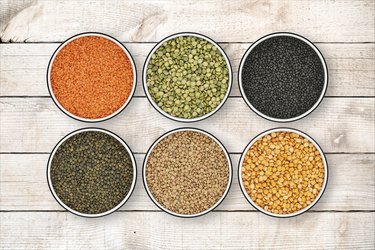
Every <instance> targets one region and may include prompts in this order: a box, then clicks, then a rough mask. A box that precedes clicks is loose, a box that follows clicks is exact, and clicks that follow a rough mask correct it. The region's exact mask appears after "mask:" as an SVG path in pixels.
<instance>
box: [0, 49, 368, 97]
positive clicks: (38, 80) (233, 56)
mask: <svg viewBox="0 0 375 250" xmlns="http://www.w3.org/2000/svg"><path fill="white" fill-rule="evenodd" d="M59 45H60V43H54V44H50V43H47V44H0V53H1V58H0V63H1V68H0V75H1V88H0V96H47V95H49V93H48V90H47V87H46V71H47V65H48V62H49V60H50V57H51V55H52V54H53V52H54V51H55V49H56V48H57V47H58V46H59ZM125 45H126V47H127V48H128V49H129V50H130V52H131V53H132V55H133V58H134V60H135V62H136V65H137V73H138V85H137V89H136V92H135V96H144V92H143V87H142V79H141V77H142V69H143V65H144V61H145V59H146V57H147V55H148V53H149V52H150V51H151V49H152V47H153V46H154V45H155V44H144V43H143V44H142V43H135V44H134V43H126V44H125ZM250 45H251V44H250V43H246V44H240V43H230V44H221V46H222V47H223V49H224V50H225V51H226V53H227V55H228V57H229V58H230V61H231V64H232V69H233V73H234V74H233V76H234V79H233V87H232V92H231V96H240V92H239V90H238V81H237V76H238V67H239V63H240V60H241V58H242V56H243V55H244V53H245V51H246V50H247V48H249V46H250ZM317 46H318V48H319V49H320V50H321V52H322V53H323V55H324V56H325V58H326V61H327V65H328V70H329V84H328V90H327V93H326V95H327V96H375V92H374V91H375V85H374V81H375V45H374V44H317Z"/></svg>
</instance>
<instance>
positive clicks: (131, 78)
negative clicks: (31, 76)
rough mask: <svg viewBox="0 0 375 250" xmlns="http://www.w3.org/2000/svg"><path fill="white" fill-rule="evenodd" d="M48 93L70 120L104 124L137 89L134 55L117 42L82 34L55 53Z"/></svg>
mask: <svg viewBox="0 0 375 250" xmlns="http://www.w3.org/2000/svg"><path fill="white" fill-rule="evenodd" d="M47 83H48V90H49V92H50V94H51V97H52V99H53V101H54V102H55V104H56V105H57V106H58V107H59V108H60V110H62V111H63V112H64V113H65V114H67V115H68V116H70V117H72V118H74V119H77V120H80V121H84V122H100V121H104V120H107V119H110V118H112V117H114V116H115V115H117V114H119V113H120V112H121V111H122V110H123V109H124V108H125V107H126V106H127V105H128V103H129V102H130V100H131V98H132V96H133V94H134V91H135V87H136V67H135V63H134V61H133V58H132V57H131V55H130V52H129V51H128V50H127V49H126V47H125V46H124V45H123V44H122V43H120V42H119V41H117V40H116V39H115V38H113V37H111V36H108V35H105V34H102V33H94V32H90V33H82V34H79V35H76V36H73V37H71V38H69V39H67V40H66V41H65V42H64V43H62V44H61V45H60V46H59V47H58V48H57V49H56V51H55V52H54V54H53V55H52V57H51V60H50V63H49V65H48V69H47Z"/></svg>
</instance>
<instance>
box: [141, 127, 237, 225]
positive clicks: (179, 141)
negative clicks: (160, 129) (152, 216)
mask: <svg viewBox="0 0 375 250" xmlns="http://www.w3.org/2000/svg"><path fill="white" fill-rule="evenodd" d="M231 180H232V165H231V161H230V158H229V155H228V153H227V151H226V149H225V148H224V146H223V145H222V144H221V143H220V142H219V140H217V139H216V138H215V137H214V136H213V135H211V134H209V133H207V132H205V131H203V130H199V129H193V128H182V129H177V130H172V131H170V132H167V133H166V134H164V135H163V136H161V137H160V138H159V139H158V140H157V141H156V142H154V144H153V145H152V146H151V148H150V149H149V150H148V152H147V155H146V157H145V160H144V164H143V181H144V184H145V188H146V191H147V193H148V195H149V196H150V198H151V199H152V201H153V202H154V203H155V204H156V205H157V206H158V207H159V208H161V209H162V210H164V211H165V212H167V213H169V214H172V215H175V216H179V217H185V218H188V217H196V216H200V215H203V214H206V213H208V212H210V211H211V210H213V209H214V208H215V207H217V206H218V205H219V204H220V203H221V201H223V200H224V198H225V196H226V195H227V193H228V191H229V188H230V185H231Z"/></svg>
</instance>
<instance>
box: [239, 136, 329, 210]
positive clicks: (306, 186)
mask: <svg viewBox="0 0 375 250" xmlns="http://www.w3.org/2000/svg"><path fill="white" fill-rule="evenodd" d="M241 171H242V172H241V176H242V182H243V186H244V187H245V189H246V192H247V194H248V195H249V196H250V198H251V199H252V200H253V201H254V202H255V203H256V204H257V205H258V206H260V207H261V208H263V209H264V210H266V211H268V212H271V213H274V214H290V213H294V212H297V211H299V210H301V209H304V208H305V207H307V206H309V205H310V204H311V203H312V202H313V201H314V200H315V199H316V198H317V196H318V194H319V192H320V191H321V189H322V186H323V182H324V175H325V172H324V163H323V159H322V157H321V155H320V152H319V150H318V149H317V148H316V147H315V146H314V144H313V143H311V142H310V141H309V140H308V139H306V138H304V137H302V136H301V135H299V134H296V133H293V132H273V133H271V134H268V135H265V136H263V137H261V138H259V139H258V140H257V141H256V142H255V143H254V144H253V145H252V146H251V147H250V149H249V150H248V152H246V155H245V158H244V161H243V164H242V169H241Z"/></svg>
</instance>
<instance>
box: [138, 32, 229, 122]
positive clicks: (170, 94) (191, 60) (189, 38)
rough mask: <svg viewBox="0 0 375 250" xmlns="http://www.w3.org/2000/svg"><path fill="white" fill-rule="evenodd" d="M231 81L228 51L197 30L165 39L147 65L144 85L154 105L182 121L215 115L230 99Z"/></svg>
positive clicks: (162, 112) (153, 50)
mask: <svg viewBox="0 0 375 250" xmlns="http://www.w3.org/2000/svg"><path fill="white" fill-rule="evenodd" d="M231 84H232V71H231V66H230V62H229V60H228V57H227V56H226V54H225V52H224V51H223V50H222V49H221V48H220V46H219V45H218V44H217V43H215V42H214V41H213V40H212V39H210V38H208V37H206V36H203V35H201V34H197V33H178V34H174V35H171V36H169V37H167V38H165V39H164V40H162V41H161V42H159V43H158V44H157V45H156V46H155V47H154V48H153V49H152V51H151V52H150V54H149V55H148V57H147V59H146V62H145V65H144V68H143V87H144V90H145V93H146V96H147V98H148V100H149V101H150V103H151V104H152V106H153V107H154V108H155V109H156V110H157V111H159V112H160V113H161V114H163V115H164V116H166V117H168V118H170V119H173V120H176V121H181V122H193V121H199V120H202V119H205V118H207V117H209V116H211V115H212V114H214V113H215V112H216V111H217V110H219V109H220V107H221V106H222V105H223V104H224V102H225V101H226V99H227V98H228V96H229V93H230V90H231Z"/></svg>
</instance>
